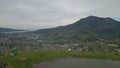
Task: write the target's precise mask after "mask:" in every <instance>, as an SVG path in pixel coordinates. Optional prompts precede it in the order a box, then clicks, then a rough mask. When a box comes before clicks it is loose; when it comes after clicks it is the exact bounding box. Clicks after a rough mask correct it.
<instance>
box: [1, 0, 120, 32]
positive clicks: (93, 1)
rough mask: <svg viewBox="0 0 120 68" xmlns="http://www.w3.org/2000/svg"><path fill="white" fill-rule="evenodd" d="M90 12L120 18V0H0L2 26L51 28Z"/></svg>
mask: <svg viewBox="0 0 120 68" xmlns="http://www.w3.org/2000/svg"><path fill="white" fill-rule="evenodd" d="M89 15H94V16H99V17H111V18H114V19H116V20H119V21H120V0H0V27H7V28H17V29H27V30H35V29H43V28H51V27H57V26H63V25H67V24H71V23H74V22H75V21H77V20H79V19H80V18H84V17H87V16H89Z"/></svg>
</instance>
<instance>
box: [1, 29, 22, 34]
mask: <svg viewBox="0 0 120 68" xmlns="http://www.w3.org/2000/svg"><path fill="white" fill-rule="evenodd" d="M17 31H22V30H17V29H11V28H0V33H7V32H17Z"/></svg>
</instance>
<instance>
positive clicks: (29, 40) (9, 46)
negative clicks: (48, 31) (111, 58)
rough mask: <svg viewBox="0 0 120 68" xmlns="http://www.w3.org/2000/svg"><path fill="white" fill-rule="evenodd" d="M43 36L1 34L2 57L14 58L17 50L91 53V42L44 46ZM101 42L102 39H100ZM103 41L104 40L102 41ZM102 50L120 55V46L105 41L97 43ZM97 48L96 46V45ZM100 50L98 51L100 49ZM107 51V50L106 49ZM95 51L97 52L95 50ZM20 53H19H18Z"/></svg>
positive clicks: (0, 50) (0, 47)
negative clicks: (109, 50)
mask: <svg viewBox="0 0 120 68" xmlns="http://www.w3.org/2000/svg"><path fill="white" fill-rule="evenodd" d="M40 38H41V36H40V35H38V34H32V33H30V34H26V33H18V34H0V55H7V54H9V55H10V56H14V55H15V53H13V52H14V51H15V50H19V51H21V52H22V51H24V52H29V51H37V50H39V49H41V50H43V51H44V50H67V51H69V52H70V51H80V52H86V51H90V46H89V42H87V43H85V44H83V45H82V47H81V44H73V43H65V44H43V43H41V42H43V40H41V39H40ZM100 40H101V39H100ZM102 40H103V39H102ZM95 43H98V44H99V46H98V47H100V48H102V49H106V48H108V49H110V48H111V50H112V51H113V52H118V53H120V48H119V47H120V45H117V44H107V43H104V41H96V42H95ZM94 46H95V47H96V45H94ZM94 46H93V48H94ZM100 48H98V49H100ZM106 50H107V49H106ZM94 51H97V49H96V48H94ZM18 53H19V52H18Z"/></svg>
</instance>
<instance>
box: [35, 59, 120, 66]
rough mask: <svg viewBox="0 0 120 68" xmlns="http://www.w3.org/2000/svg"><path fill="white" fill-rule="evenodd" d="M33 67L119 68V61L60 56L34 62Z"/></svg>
mask: <svg viewBox="0 0 120 68" xmlns="http://www.w3.org/2000/svg"><path fill="white" fill-rule="evenodd" d="M34 68H120V61H114V60H101V59H74V58H62V59H56V60H54V61H47V62H42V63H40V64H36V65H34Z"/></svg>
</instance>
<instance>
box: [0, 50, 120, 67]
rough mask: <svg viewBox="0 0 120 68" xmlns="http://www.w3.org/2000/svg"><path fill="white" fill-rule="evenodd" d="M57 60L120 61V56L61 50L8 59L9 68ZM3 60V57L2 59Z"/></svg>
mask: <svg viewBox="0 0 120 68" xmlns="http://www.w3.org/2000/svg"><path fill="white" fill-rule="evenodd" d="M57 58H97V59H113V60H120V54H116V53H102V52H99V53H94V52H78V51H71V52H68V51H65V50H63V51H60V50H46V51H42V50H39V51H37V52H34V51H33V52H28V53H21V54H19V55H16V56H14V57H8V58H7V63H8V65H9V66H8V68H32V67H33V65H34V64H37V63H40V62H42V61H49V60H50V61H52V60H54V59H57ZM0 59H2V57H0Z"/></svg>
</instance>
